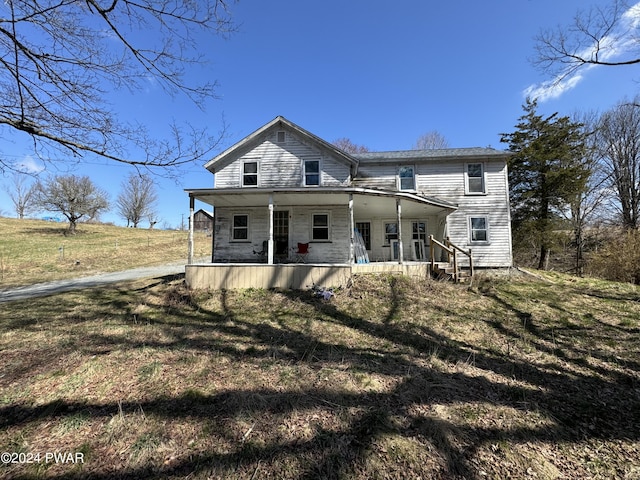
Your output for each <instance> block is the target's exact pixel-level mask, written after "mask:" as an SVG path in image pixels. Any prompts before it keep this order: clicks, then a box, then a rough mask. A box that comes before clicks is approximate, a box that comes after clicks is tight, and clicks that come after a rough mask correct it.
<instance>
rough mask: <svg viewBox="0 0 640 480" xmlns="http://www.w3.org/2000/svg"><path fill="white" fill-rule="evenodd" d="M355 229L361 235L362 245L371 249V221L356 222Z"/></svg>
mask: <svg viewBox="0 0 640 480" xmlns="http://www.w3.org/2000/svg"><path fill="white" fill-rule="evenodd" d="M356 230H358V231H359V232H360V235H362V241H363V242H364V247H365V248H366V249H367V250H371V222H356Z"/></svg>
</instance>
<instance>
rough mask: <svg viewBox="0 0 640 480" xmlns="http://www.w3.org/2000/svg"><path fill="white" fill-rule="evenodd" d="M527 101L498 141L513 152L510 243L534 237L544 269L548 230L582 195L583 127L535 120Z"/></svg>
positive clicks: (554, 119) (565, 119) (568, 121)
mask: <svg viewBox="0 0 640 480" xmlns="http://www.w3.org/2000/svg"><path fill="white" fill-rule="evenodd" d="M537 106H538V105H537V102H536V101H535V100H531V99H527V101H526V103H525V105H523V109H524V112H525V113H524V115H522V116H521V117H520V118H519V121H518V123H517V124H516V131H515V132H513V133H503V134H502V138H501V141H502V142H504V143H507V144H509V151H511V152H513V155H512V156H511V158H510V160H509V200H510V203H511V217H512V229H513V232H514V238H515V239H518V238H520V239H522V238H524V237H531V236H533V237H534V239H535V240H536V243H537V244H538V245H539V246H540V258H539V262H538V268H539V269H547V268H548V264H549V255H550V253H551V247H552V243H553V242H552V237H553V230H554V229H555V226H556V221H557V220H558V219H559V218H560V213H561V212H562V211H564V210H566V209H567V208H569V204H570V202H571V201H572V200H573V199H574V198H575V197H576V195H578V194H579V193H580V192H582V191H583V190H584V188H585V184H586V181H587V178H588V169H587V167H586V166H585V163H584V162H583V161H582V159H583V156H584V151H585V137H584V132H583V130H582V128H581V127H582V125H581V124H580V123H577V122H573V121H571V119H569V117H561V116H559V115H558V113H554V114H552V115H550V116H548V117H544V116H542V115H538V114H537V112H536V109H537Z"/></svg>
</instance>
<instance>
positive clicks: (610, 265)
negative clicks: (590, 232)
mask: <svg viewBox="0 0 640 480" xmlns="http://www.w3.org/2000/svg"><path fill="white" fill-rule="evenodd" d="M589 273H590V274H592V275H595V276H598V277H603V278H606V279H608V280H615V281H619V282H631V283H634V284H636V285H640V232H639V231H637V230H630V231H627V232H624V233H621V234H620V235H618V236H616V237H614V238H613V239H611V240H610V241H609V242H608V243H606V244H605V245H604V246H603V247H602V249H600V250H599V251H598V252H597V253H595V254H593V255H592V257H591V261H590V262H589Z"/></svg>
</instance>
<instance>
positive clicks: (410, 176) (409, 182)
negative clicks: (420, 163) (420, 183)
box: [398, 166, 416, 190]
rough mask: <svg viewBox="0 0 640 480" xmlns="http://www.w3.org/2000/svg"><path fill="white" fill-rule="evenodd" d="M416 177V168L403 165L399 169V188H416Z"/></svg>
mask: <svg viewBox="0 0 640 480" xmlns="http://www.w3.org/2000/svg"><path fill="white" fill-rule="evenodd" d="M415 189H416V177H415V169H414V167H410V166H403V167H400V168H399V169H398V190H415Z"/></svg>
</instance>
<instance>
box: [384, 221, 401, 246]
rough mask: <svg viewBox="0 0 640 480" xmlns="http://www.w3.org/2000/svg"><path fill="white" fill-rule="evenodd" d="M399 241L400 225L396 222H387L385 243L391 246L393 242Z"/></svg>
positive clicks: (385, 225)
mask: <svg viewBox="0 0 640 480" xmlns="http://www.w3.org/2000/svg"><path fill="white" fill-rule="evenodd" d="M397 239H398V224H397V223H395V222H385V224H384V243H385V245H390V244H391V240H397Z"/></svg>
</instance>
